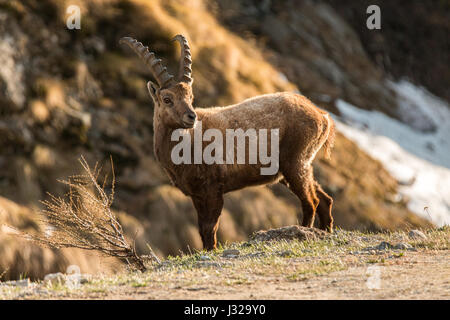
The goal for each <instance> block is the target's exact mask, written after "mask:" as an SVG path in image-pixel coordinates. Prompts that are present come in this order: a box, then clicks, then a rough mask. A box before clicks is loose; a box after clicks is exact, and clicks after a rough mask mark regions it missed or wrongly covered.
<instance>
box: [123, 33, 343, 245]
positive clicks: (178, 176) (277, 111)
mask: <svg viewBox="0 0 450 320" xmlns="http://www.w3.org/2000/svg"><path fill="white" fill-rule="evenodd" d="M174 40H176V41H178V42H179V43H180V46H181V61H180V66H179V73H178V77H177V78H174V77H173V76H172V75H170V74H169V72H168V71H167V69H166V68H165V67H164V66H163V65H162V63H161V60H160V59H157V58H156V57H155V54H154V53H153V52H149V50H148V47H144V45H143V44H142V43H140V42H138V41H137V40H135V39H133V38H130V37H125V38H122V39H121V40H120V43H124V44H127V45H128V46H129V47H131V48H132V49H133V50H134V51H135V52H136V54H137V55H138V56H139V57H140V58H141V59H142V60H143V62H144V63H145V64H146V65H147V66H148V67H149V69H150V71H151V73H152V74H153V76H154V78H155V79H156V81H157V82H158V84H156V83H153V82H152V81H149V82H148V83H147V87H148V91H149V92H150V96H151V97H152V99H153V102H154V120H153V121H154V123H153V126H154V152H155V156H156V159H157V160H158V161H159V162H160V163H161V165H162V167H163V168H164V170H165V172H166V173H167V175H168V176H169V178H170V180H171V181H172V183H173V184H174V185H175V186H177V187H178V188H179V189H180V190H181V191H182V192H183V193H184V194H185V195H187V196H190V197H191V198H192V201H193V204H194V206H195V208H196V210H197V215H198V226H199V231H200V235H201V238H202V241H203V247H204V248H205V249H208V250H210V249H214V248H215V247H216V231H217V228H218V223H219V217H220V214H221V211H222V207H223V195H224V194H225V193H227V192H230V191H233V190H238V189H242V188H244V187H247V186H252V185H261V184H268V183H275V182H281V183H284V184H286V185H287V186H288V187H289V188H290V190H292V192H293V193H294V194H295V195H297V197H298V198H299V199H300V200H301V203H302V211H303V222H302V225H303V226H307V227H312V226H313V222H314V216H315V213H316V209H317V210H318V215H319V220H320V228H322V229H325V230H328V231H330V232H332V228H333V218H332V215H331V207H332V203H333V200H332V198H331V197H330V196H329V195H328V194H326V193H325V191H323V189H322V188H321V186H320V185H319V184H318V183H317V181H315V180H314V177H313V170H312V166H311V163H312V161H313V160H314V157H315V156H316V153H317V152H318V151H319V149H321V147H322V146H324V148H325V154H326V155H327V156H328V157H329V154H330V150H331V148H332V145H333V140H334V123H333V120H332V119H331V118H330V116H329V115H328V113H326V112H325V111H322V110H321V109H319V108H317V107H316V106H315V105H314V104H313V103H312V102H311V101H309V100H308V99H307V98H305V97H304V96H302V95H299V94H295V93H290V92H281V93H275V94H266V95H262V96H257V97H254V98H251V99H247V100H245V101H243V102H241V103H238V104H235V105H230V106H226V107H214V108H205V109H199V108H197V109H194V107H193V106H192V102H193V98H194V96H193V93H192V83H193V79H192V69H191V65H192V59H191V53H190V48H189V44H188V42H187V40H186V38H185V37H184V36H182V35H177V36H176V37H175V38H174V39H173V41H174ZM198 122H201V125H202V126H201V130H202V132H205V131H206V130H208V129H212V128H214V129H217V130H219V131H220V132H222V133H223V134H224V135H225V131H226V130H227V129H239V128H240V129H242V130H244V131H245V130H249V129H254V130H259V129H267V130H274V129H276V130H277V133H278V143H279V159H278V160H279V167H278V168H277V170H276V173H275V174H272V175H262V174H261V173H260V169H261V168H262V167H263V164H262V163H261V161H258V162H257V163H256V164H255V163H252V164H250V163H239V162H238V163H212V164H205V163H193V164H186V163H181V164H175V163H174V162H173V161H172V160H173V159H172V158H171V152H172V149H173V148H174V147H175V145H176V142H174V141H172V140H173V133H174V131H176V130H182V131H183V132H185V134H186V135H189V136H190V137H192V138H194V135H195V127H196V124H197V123H198ZM202 132H201V133H202ZM190 137H189V138H190ZM244 139H245V138H244ZM244 141H245V140H244ZM233 142H234V138H233ZM202 143H203V144H202V147H203V148H204V147H205V146H206V144H205V142H202ZM245 143H246V142H245ZM249 143H250V142H249ZM267 148H268V149H269V150H270V147H267ZM266 150H267V149H266ZM192 151H194V147H192ZM189 154H190V152H189ZM246 157H247V158H249V157H250V154H249V152H248V151H247V153H246ZM265 164H267V163H265Z"/></svg>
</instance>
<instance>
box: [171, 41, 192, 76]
mask: <svg viewBox="0 0 450 320" xmlns="http://www.w3.org/2000/svg"><path fill="white" fill-rule="evenodd" d="M175 40H176V41H178V42H179V43H180V47H181V59H180V69H179V71H178V80H179V81H182V82H188V83H191V82H192V57H191V49H190V48H189V43H188V41H187V39H186V37H185V36H183V35H181V34H179V35H177V36H175V38H173V39H172V41H175Z"/></svg>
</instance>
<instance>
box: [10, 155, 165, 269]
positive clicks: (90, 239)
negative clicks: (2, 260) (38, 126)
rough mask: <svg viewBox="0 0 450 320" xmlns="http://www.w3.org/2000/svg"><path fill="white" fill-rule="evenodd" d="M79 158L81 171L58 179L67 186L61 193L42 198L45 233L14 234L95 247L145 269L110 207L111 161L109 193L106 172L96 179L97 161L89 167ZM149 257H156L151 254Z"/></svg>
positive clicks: (42, 241)
mask: <svg viewBox="0 0 450 320" xmlns="http://www.w3.org/2000/svg"><path fill="white" fill-rule="evenodd" d="M79 161H80V163H81V165H82V167H83V169H84V171H85V174H81V175H75V176H72V177H69V179H68V180H62V181H60V182H61V183H63V184H65V185H67V186H68V187H69V192H68V193H67V194H66V195H65V197H56V196H54V195H52V194H49V196H50V200H45V201H42V203H43V205H44V206H45V209H44V210H43V211H42V213H43V214H44V216H45V220H44V221H43V223H44V228H42V230H46V231H45V233H44V234H42V233H41V234H29V233H24V232H21V231H18V234H19V235H20V236H22V237H24V238H26V239H27V240H31V241H33V242H35V243H37V244H39V245H41V246H44V247H50V248H57V249H61V248H79V249H84V250H95V251H98V252H100V253H102V254H104V255H106V256H111V257H117V258H120V259H123V260H125V261H126V262H127V263H128V265H129V266H130V267H132V268H134V269H137V270H140V271H145V270H146V266H145V259H147V256H139V255H138V254H137V253H136V249H135V246H134V243H133V244H130V243H129V242H128V241H127V240H126V239H125V236H124V232H123V228H122V226H121V224H120V223H119V221H118V219H117V217H116V215H115V214H114V212H113V211H112V210H111V205H112V202H113V200H114V187H115V176H114V167H113V163H112V161H111V169H112V179H111V186H110V192H109V193H108V192H107V191H106V187H107V181H108V176H107V175H106V176H105V178H104V180H103V183H102V184H99V183H98V182H97V181H98V178H99V175H100V173H101V168H100V167H99V166H98V164H96V165H95V166H94V168H92V169H91V168H90V166H89V164H88V163H87V162H86V160H85V159H84V157H81V159H80V160H79ZM150 251H151V250H150ZM151 253H152V252H151ZM152 254H153V253H152ZM152 258H153V259H155V260H157V261H158V258H157V257H156V256H155V255H153V256H152Z"/></svg>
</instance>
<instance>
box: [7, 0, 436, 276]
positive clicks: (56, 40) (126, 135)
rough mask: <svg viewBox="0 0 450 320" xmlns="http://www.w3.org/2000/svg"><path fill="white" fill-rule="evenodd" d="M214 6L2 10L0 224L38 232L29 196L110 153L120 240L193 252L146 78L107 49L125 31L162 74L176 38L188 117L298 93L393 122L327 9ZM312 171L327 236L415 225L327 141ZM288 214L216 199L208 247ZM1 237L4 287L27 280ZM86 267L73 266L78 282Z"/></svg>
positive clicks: (279, 207) (369, 173)
mask: <svg viewBox="0 0 450 320" xmlns="http://www.w3.org/2000/svg"><path fill="white" fill-rule="evenodd" d="M69 3H70V4H72V3H76V4H78V5H79V6H80V7H81V9H82V20H81V21H82V25H81V30H68V29H67V28H66V26H65V17H66V16H65V9H66V7H67V5H68V4H69ZM224 3H225V2H223V1H217V2H215V1H202V0H189V1H181V0H170V1H143V0H129V1H126V0H108V1H81V0H80V1H57V0H44V1H42V0H39V1H37V0H27V1H16V0H12V1H1V2H0V62H1V63H2V68H1V71H0V150H2V151H1V153H0V195H1V196H2V197H3V198H2V203H3V201H4V202H5V203H7V205H4V206H3V205H2V212H3V214H2V215H0V217H1V219H0V224H12V225H14V226H16V227H18V228H22V227H23V225H22V224H21V223H20V222H17V221H16V220H15V217H16V215H17V211H18V210H19V211H22V212H24V214H23V215H24V217H26V218H24V221H27V223H26V224H27V225H29V226H30V228H31V229H33V230H38V229H39V227H38V226H37V225H34V224H33V223H34V222H33V221H35V214H34V213H32V212H33V210H35V209H38V208H40V204H39V200H40V199H43V198H45V197H46V192H51V193H54V194H58V195H61V194H63V193H64V191H65V190H64V188H63V186H62V185H61V184H58V183H57V182H56V179H60V178H65V177H67V176H69V175H72V174H76V173H78V172H79V170H80V166H78V164H77V159H78V158H79V156H80V155H81V154H82V155H84V156H85V157H86V159H87V160H88V161H89V162H91V163H94V162H95V161H100V162H101V163H106V164H105V166H106V165H107V163H108V161H109V156H110V155H112V158H113V160H114V164H115V169H116V176H117V194H116V202H115V209H116V210H117V212H119V216H120V218H121V221H122V222H123V224H124V227H125V229H126V230H127V232H128V235H129V236H130V237H133V236H134V235H135V232H136V230H138V231H139V232H138V235H137V238H136V243H137V247H138V250H140V251H145V250H146V243H149V244H150V245H151V246H152V247H153V248H154V249H155V251H156V252H157V253H159V254H161V255H167V254H172V255H174V254H178V253H179V251H180V250H182V251H186V250H188V248H199V247H200V244H201V242H200V238H199V235H198V233H197V229H196V216H195V212H194V209H193V207H192V204H191V202H190V200H189V199H187V198H186V197H184V196H183V195H182V194H181V192H179V191H178V190H177V189H175V188H174V187H172V186H170V185H169V184H168V180H167V178H166V177H165V175H164V174H163V173H162V171H161V169H160V167H159V166H158V164H157V163H156V162H155V159H154V157H153V150H152V130H153V129H152V116H153V111H152V104H151V101H150V99H149V97H148V96H147V92H146V88H145V83H146V81H147V80H148V79H150V78H151V77H150V73H149V72H148V71H147V70H145V68H143V66H142V63H141V62H140V61H139V60H138V59H137V58H136V57H135V56H134V55H132V54H130V52H129V51H127V50H123V48H120V47H119V45H118V39H119V38H120V37H122V36H125V35H130V36H133V37H136V38H138V39H140V40H141V41H143V42H144V43H146V44H150V45H151V47H152V49H153V50H155V51H156V52H157V53H158V55H159V56H161V57H162V58H163V60H164V62H165V63H167V65H168V66H169V69H171V70H175V69H176V66H177V58H178V47H177V46H175V45H174V44H173V43H171V42H170V39H171V38H172V37H173V36H174V35H175V34H178V33H183V34H185V35H186V36H187V37H188V38H189V40H190V43H191V47H192V54H193V59H194V65H193V75H194V78H195V83H194V94H195V105H196V106H197V107H207V106H211V105H224V104H230V103H234V102H238V101H240V100H242V99H244V98H247V97H251V96H254V95H257V94H261V93H267V92H276V91H284V90H288V91H292V90H299V91H301V92H302V93H304V94H305V95H307V96H308V97H310V98H311V99H312V100H313V101H314V102H316V103H317V104H318V105H320V106H322V107H324V108H326V109H329V110H331V111H334V112H336V109H335V108H334V103H333V101H334V100H335V99H337V98H343V99H346V100H348V101H350V102H352V103H354V104H355V105H357V106H361V107H365V108H376V109H378V110H381V111H383V112H385V113H387V114H389V115H391V116H395V117H399V114H397V113H396V111H395V99H394V96H393V95H392V93H391V92H390V91H389V89H388V88H387V87H386V86H385V85H384V74H383V72H382V71H380V70H379V69H377V68H376V67H375V65H374V64H373V62H371V60H370V58H369V57H368V56H367V54H366V53H365V51H364V49H363V47H362V45H361V43H360V40H359V38H358V36H357V34H356V33H355V32H354V31H353V30H352V28H351V27H350V26H349V25H348V24H347V23H346V22H345V21H344V20H343V19H342V18H341V17H340V16H339V15H338V14H337V13H336V12H335V11H334V10H333V9H332V7H330V6H328V5H325V4H312V3H310V2H308V1H305V2H303V1H301V2H299V3H300V4H301V5H300V6H294V5H292V4H289V3H288V2H287V3H288V4H286V5H280V6H276V7H274V9H270V12H269V13H267V14H263V15H260V13H259V11H261V10H266V9H264V8H261V7H256V10H257V12H256V13H257V15H255V13H254V10H253V9H252V10H253V11H252V10H250V9H247V8H246V7H245V6H244V7H241V5H244V4H245V3H246V1H242V2H237V1H231V2H229V3H230V5H232V6H237V7H236V8H235V9H237V12H238V13H236V10H234V11H233V10H231V11H230V10H228V9H227V8H225V7H223V8H222V6H223V5H224ZM219 9H220V12H219V11H218V10H219ZM226 9H227V10H226ZM258 10H259V11H258ZM233 12H234V13H233ZM242 13H244V15H242ZM269 26H270V28H269ZM245 30H247V32H244V31H245ZM403 120H404V121H407V119H403ZM430 126H431V124H430ZM421 129H423V130H429V129H430V128H429V127H427V126H425V127H423V128H421ZM315 170H316V176H317V177H318V179H319V181H320V182H321V184H322V185H323V186H324V188H325V189H326V190H327V192H329V193H330V194H331V195H332V196H333V197H334V199H335V209H334V215H335V219H336V225H337V226H339V227H342V228H348V229H365V230H381V229H397V228H406V227H410V226H426V225H428V223H427V222H426V221H425V220H423V219H421V218H419V217H417V216H415V215H414V214H412V213H411V212H409V211H408V210H407V209H406V204H405V203H404V202H402V201H400V202H399V201H398V200H396V197H395V195H396V193H397V182H396V180H395V179H393V178H392V177H391V176H390V175H389V174H388V173H387V171H386V170H385V169H384V168H383V166H382V165H381V164H380V163H379V162H378V161H375V160H373V159H372V158H371V157H369V156H368V155H367V154H366V153H365V152H363V151H361V150H360V149H359V148H358V147H357V146H356V145H355V144H354V143H353V142H351V141H349V140H348V139H346V138H345V137H343V136H342V135H340V134H339V135H338V137H337V141H336V147H335V149H334V152H333V157H332V159H331V160H323V159H321V158H320V157H319V159H318V160H317V161H316V162H315ZM3 199H4V200H3ZM11 202H13V204H12V205H9V204H10V203H11ZM11 208H20V209H11ZM299 213H301V210H300V207H299V203H298V201H297V199H296V198H295V197H293V195H292V194H290V192H289V191H288V190H286V189H285V188H284V187H281V186H272V187H270V188H267V187H258V188H250V189H247V190H243V191H240V192H236V193H233V194H230V195H228V196H227V198H226V203H225V210H224V214H223V217H222V220H221V226H220V229H219V239H220V240H221V241H235V240H243V239H245V238H246V237H247V236H248V235H249V234H250V233H251V232H253V231H256V230H258V229H267V228H270V227H278V226H282V225H288V224H294V223H295V222H296V221H297V214H299ZM2 232H3V233H2ZM2 232H0V250H4V251H2V252H6V251H8V252H9V253H8V254H2V255H1V257H2V259H1V261H0V274H1V273H2V269H6V268H8V267H10V266H13V267H12V268H11V269H10V271H9V273H8V274H7V276H6V277H11V278H14V277H17V275H19V274H21V273H22V272H25V271H26V270H25V269H24V268H23V267H21V264H19V263H18V262H17V261H20V260H18V259H21V258H18V257H19V256H20V255H19V254H18V252H20V251H21V250H23V248H24V247H26V248H29V250H38V249H37V248H35V247H34V245H32V244H24V243H22V242H20V243H19V242H17V241H16V240H14V241H13V242H11V240H7V237H9V236H8V235H6V232H4V231H2ZM27 250H28V249H27ZM39 250H40V249H39ZM36 252H38V253H37V256H39V259H38V260H37V261H36V262H33V263H32V265H33V268H36V270H38V271H36V272H35V273H33V275H34V276H36V277H41V276H42V275H43V274H45V272H47V270H49V268H47V269H46V268H42V266H43V265H46V266H51V268H50V269H52V270H53V269H55V268H56V269H61V268H65V267H66V266H67V265H68V264H70V263H76V261H75V262H73V259H72V260H71V259H70V257H69V254H68V253H64V252H63V253H57V252H54V251H42V250H40V251H36ZM46 254H48V255H49V256H46ZM78 254H80V255H81V256H82V255H84V253H78ZM53 257H57V258H53ZM80 259H81V258H80ZM94 264H95V263H94ZM27 270H28V269H27ZM97 270H98V269H96V267H95V266H93V267H90V266H86V267H85V272H96V271H97ZM107 270H110V268H109V269H108V268H106V267H105V271H107ZM26 272H31V271H26Z"/></svg>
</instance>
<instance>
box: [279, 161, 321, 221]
mask: <svg viewBox="0 0 450 320" xmlns="http://www.w3.org/2000/svg"><path fill="white" fill-rule="evenodd" d="M283 175H284V178H285V179H286V181H287V182H288V186H289V189H291V191H292V192H293V193H294V194H295V195H296V196H297V197H298V198H299V199H300V201H301V203H302V211H303V220H302V226H304V227H309V228H311V227H312V226H313V224H314V216H315V213H316V208H317V206H318V204H319V198H318V197H317V195H316V191H315V186H314V180H313V178H312V168H311V167H310V166H308V167H304V168H302V169H300V170H298V169H297V168H295V169H291V170H288V171H287V172H283Z"/></svg>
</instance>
